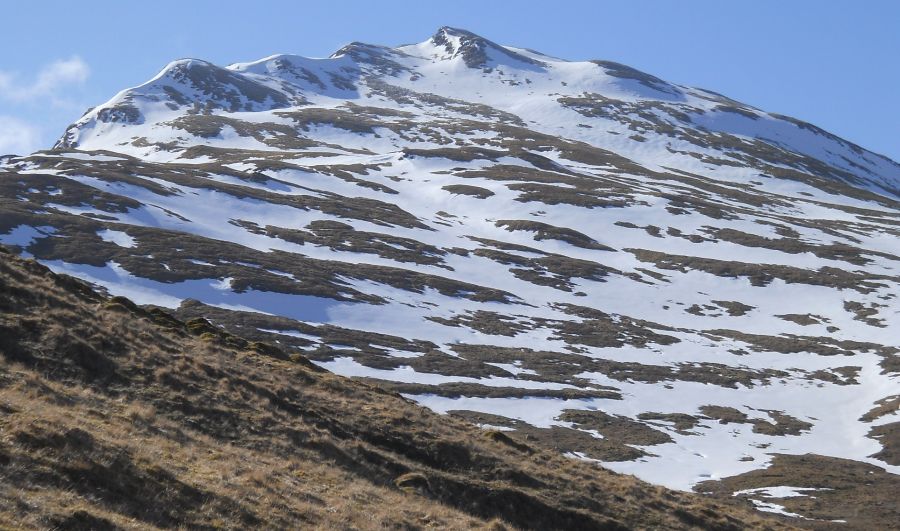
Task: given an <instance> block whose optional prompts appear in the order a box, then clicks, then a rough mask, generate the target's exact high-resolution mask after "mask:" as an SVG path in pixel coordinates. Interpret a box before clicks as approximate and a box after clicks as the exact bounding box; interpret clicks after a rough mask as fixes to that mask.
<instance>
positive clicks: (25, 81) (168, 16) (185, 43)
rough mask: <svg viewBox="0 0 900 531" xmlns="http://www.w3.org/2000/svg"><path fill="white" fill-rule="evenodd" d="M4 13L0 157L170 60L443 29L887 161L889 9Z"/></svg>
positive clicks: (80, 9) (493, 6)
mask: <svg viewBox="0 0 900 531" xmlns="http://www.w3.org/2000/svg"><path fill="white" fill-rule="evenodd" d="M551 5H552V8H551V7H548V6H551ZM3 10H4V13H3V24H2V26H3V29H2V31H0V154H3V153H7V152H18V153H24V152H26V151H30V150H33V149H38V148H41V147H48V146H49V145H51V144H52V143H53V141H54V140H55V139H56V138H57V137H59V136H60V135H61V134H62V132H63V130H64V129H65V126H66V125H67V124H68V123H70V122H72V121H74V120H75V119H77V118H78V117H79V116H80V115H81V114H82V113H83V112H84V111H85V110H86V109H87V108H88V107H90V106H93V105H97V104H99V103H102V102H104V101H105V100H107V99H108V98H110V97H111V96H112V95H114V94H115V93H116V92H118V91H119V90H121V89H123V88H126V87H130V86H134V85H137V84H140V83H142V82H143V81H145V80H147V79H149V78H150V77H152V76H153V75H155V74H156V73H157V72H158V71H159V70H160V69H161V68H162V67H163V66H164V65H165V64H166V63H168V62H169V61H171V60H173V59H177V58H182V57H196V58H202V59H206V60H209V61H212V62H215V63H218V64H229V63H232V62H237V61H248V60H254V59H258V58H261V57H264V56H267V55H271V54H273V53H295V54H299V55H306V56H311V57H322V56H327V55H329V54H331V53H332V52H333V51H335V50H337V49H338V48H340V47H341V46H342V45H343V44H346V43H347V42H350V41H354V40H356V41H363V42H369V43H375V44H387V45H396V44H405V43H411V42H419V41H423V40H425V39H427V38H428V37H429V36H430V35H431V34H432V33H433V32H434V30H435V29H437V28H438V27H439V26H442V25H449V26H456V27H461V28H465V29H468V30H470V31H474V32H475V33H478V34H480V35H482V36H484V37H487V38H489V39H491V40H494V41H497V42H499V43H501V44H510V45H516V46H522V47H527V48H532V49H536V50H539V51H541V52H543V53H547V54H550V55H555V56H558V57H563V58H566V59H608V60H613V61H618V62H621V63H625V64H628V65H630V66H633V67H635V68H638V69H640V70H644V71H646V72H649V73H652V74H654V75H656V76H658V77H661V78H663V79H666V80H668V81H672V82H676V83H681V84H685V85H691V86H698V87H703V88H707V89H710V90H714V91H716V92H720V93H722V94H725V95H727V96H729V97H732V98H734V99H737V100H740V101H743V102H745V103H748V104H750V105H754V106H756V107H759V108H761V109H764V110H767V111H772V112H778V113H782V114H787V115H790V116H795V117H797V118H800V119H803V120H807V121H809V122H812V123H814V124H816V125H819V126H821V127H823V128H825V129H827V130H829V131H831V132H833V133H835V134H837V135H839V136H842V137H844V138H846V139H848V140H851V141H853V142H856V143H858V144H860V145H862V146H863V147H865V148H867V149H871V150H873V151H876V152H878V153H882V154H884V155H887V156H889V157H891V158H893V159H894V160H900V97H898V96H900V59H898V57H900V31H898V28H900V1H893V0H883V1H878V0H871V1H867V2H850V1H837V0H831V1H829V0H818V1H808V0H792V1H785V0H781V1H774V0H754V1H749V0H748V1H745V2H725V1H707V0H694V1H690V0H685V1H678V2H676V1H674V0H673V1H662V0H659V1H650V0H648V1H599V0H594V1H583V2H582V1H571V2H566V1H561V0H557V1H555V2H552V3H551V2H545V1H533V2H528V1H519V2H501V1H490V0H478V1H469V0H450V1H442V2H426V1H418V2H413V1H387V0H383V1H371V0H369V1H366V2H356V1H346V0H345V1H341V2H315V3H313V2H299V1H295V2H288V1H269V2H267V1H264V0H257V1H256V2H252V3H251V2H234V1H227V0H220V1H217V2H213V1H209V0H195V1H187V0H180V1H177V2H176V1H169V0H155V1H154V2H149V3H147V2H131V1H115V2H114V1H107V0H103V1H100V0H95V1H91V0H82V1H80V2H71V1H66V2H63V1H48V0H45V1H38V0H34V1H30V2H15V3H12V2H11V3H9V4H7V5H5V6H4V8H3Z"/></svg>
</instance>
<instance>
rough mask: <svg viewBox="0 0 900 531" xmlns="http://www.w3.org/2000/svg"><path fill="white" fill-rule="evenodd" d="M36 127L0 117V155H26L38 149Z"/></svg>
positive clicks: (8, 117) (39, 141)
mask: <svg viewBox="0 0 900 531" xmlns="http://www.w3.org/2000/svg"><path fill="white" fill-rule="evenodd" d="M40 137H41V134H40V129H38V127H36V126H34V125H32V124H29V123H28V122H25V121H22V120H19V119H18V118H13V117H12V116H4V115H0V155H6V154H12V153H14V154H16V155H27V154H29V153H32V152H34V151H36V150H37V149H39V148H40V145H41V138H40Z"/></svg>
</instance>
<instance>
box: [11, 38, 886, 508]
mask: <svg viewBox="0 0 900 531" xmlns="http://www.w3.org/2000/svg"><path fill="white" fill-rule="evenodd" d="M0 201H2V203H0V205H2V207H0V242H3V243H6V244H8V245H15V246H18V247H19V249H20V250H21V252H23V253H25V254H28V255H32V256H34V257H36V258H38V259H39V260H40V261H41V262H42V263H44V264H46V265H48V266H50V267H51V268H52V269H54V270H55V271H57V272H65V273H69V274H72V275H75V276H78V277H81V278H83V279H86V280H89V281H92V282H94V283H96V284H98V285H101V286H104V287H106V288H107V289H108V290H109V291H110V292H111V293H114V294H121V295H126V296H128V297H131V298H133V299H134V300H135V301H137V302H138V303H141V304H154V305H159V306H165V307H169V308H173V309H177V310H178V312H179V314H181V315H183V316H185V317H197V316H203V317H206V318H208V319H210V320H211V321H213V322H214V323H215V324H218V325H220V326H224V327H226V328H228V329H230V330H232V331H235V332H238V333H240V334H241V335H244V336H245V337H250V338H255V339H259V340H264V341H269V342H276V343H279V344H280V345H282V346H283V347H286V348H293V349H296V350H297V351H298V352H302V353H303V354H304V355H306V356H308V357H310V358H311V359H313V360H315V361H316V362H317V363H319V364H320V365H322V366H323V367H326V368H328V369H330V370H332V371H334V372H337V373H339V374H343V375H349V376H358V377H361V378H367V379H369V380H370V381H371V382H373V383H376V384H378V385H381V386H384V387H386V388H388V389H392V390H395V391H398V392H400V393H402V394H404V395H405V396H407V397H408V398H411V399H413V400H415V401H417V402H419V403H421V404H424V405H426V406H428V407H430V408H432V409H434V410H436V411H439V412H454V413H455V414H457V415H460V416H464V417H466V418H469V419H471V420H473V421H474V422H476V423H479V424H483V425H490V426H499V427H501V429H510V430H517V431H519V432H520V433H521V434H522V435H524V436H527V437H531V438H534V439H535V440H538V441H543V442H545V443H547V444H549V445H551V446H553V447H556V448H559V449H560V450H561V451H563V452H566V453H569V454H571V455H573V456H578V457H581V458H585V459H596V460H598V461H601V462H603V463H604V464H605V465H606V466H608V467H610V468H612V469H614V470H618V471H623V472H629V473H633V474H636V475H637V476H639V477H641V478H643V479H646V480H648V481H651V482H656V483H659V484H663V485H667V486H671V487H675V488H681V489H690V488H698V489H699V490H704V491H717V492H720V493H721V492H724V491H723V488H724V487H723V486H725V487H733V488H730V490H729V489H727V488H725V490H727V492H725V494H724V495H727V496H731V495H732V494H733V493H735V492H737V493H739V495H741V496H746V497H750V498H753V499H754V500H755V501H754V503H755V504H756V505H757V506H758V507H760V508H763V509H768V510H770V511H776V512H777V511H781V512H783V513H791V512H792V511H793V514H800V515H802V516H805V517H809V518H820V519H821V518H826V519H829V518H827V515H828V514H830V513H828V510H827V509H828V507H826V506H828V505H829V504H830V507H831V508H832V509H833V508H834V507H836V506H837V505H835V503H837V502H834V501H832V502H829V496H838V495H837V494H829V493H830V492H832V491H828V490H827V489H836V487H835V486H834V485H833V483H831V482H833V480H834V479H833V477H832V476H827V477H826V476H822V477H814V478H813V479H808V478H806V477H805V476H804V477H803V478H798V477H792V476H791V474H792V473H794V472H792V471H796V470H798V469H799V465H797V463H796V459H800V458H799V457H797V456H804V457H803V459H806V460H807V461H804V463H807V464H809V463H812V465H813V466H811V467H810V468H811V469H813V470H816V469H819V470H825V469H830V470H835V469H836V468H839V467H844V468H846V470H847V472H846V473H847V474H849V475H852V474H857V475H862V474H868V473H871V474H872V475H873V477H878V478H879V479H878V481H879V482H881V481H886V482H889V484H891V485H893V484H894V483H890V482H896V480H897V476H896V474H898V473H900V453H898V452H900V439H898V437H900V424H898V420H900V414H898V406H900V380H898V374H900V361H898V352H900V339H898V338H900V302H898V300H897V293H898V287H900V272H898V267H900V238H898V236H900V165H898V164H897V163H896V162H894V161H891V160H889V159H887V158H885V157H883V156H880V155H877V154H874V153H871V152H869V151H866V150H865V149H863V148H861V147H859V146H857V145H854V144H852V143H850V142H847V141H845V140H842V139H840V138H838V137H836V136H834V135H832V134H830V133H828V132H826V131H823V130H821V129H819V128H817V127H815V126H813V125H810V124H807V123H805V122H801V121H799V120H795V119H793V118H789V117H786V116H780V115H774V114H770V113H766V112H764V111H762V110H759V109H756V108H753V107H750V106H747V105H744V104H742V103H739V102H736V101H734V100H731V99H728V98H726V97H724V96H722V95H719V94H716V93H713V92H710V91H707V90H702V89H697V88H690V87H685V86H680V85H675V84H671V83H668V82H666V81H663V80H661V79H658V78H656V77H654V76H652V75H649V74H646V73H643V72H639V71H637V70H634V69H632V68H630V67H627V66H624V65H621V64H617V63H613V62H609V61H588V62H572V61H565V60H562V59H558V58H554V57H549V56H546V55H543V54H540V53H538V52H535V51H532V50H528V49H522V48H513V47H508V46H500V45H498V44H496V43H493V42H491V41H489V40H487V39H484V38H482V37H479V36H477V35H474V34H472V33H469V32H467V31H463V30H458V29H453V28H446V27H445V28H441V29H440V30H438V32H437V33H436V34H435V35H434V36H432V37H431V38H430V39H428V40H426V41H424V42H422V43H419V44H414V45H407V46H400V47H396V48H389V47H384V46H375V45H369V44H362V43H352V44H349V45H347V46H345V47H343V48H341V49H340V50H338V51H337V52H335V53H334V54H333V55H332V56H331V57H329V58H326V59H309V58H305V57H300V56H293V55H274V56H271V57H267V58H265V59H261V60H259V61H255V62H251V63H236V64H233V65H230V66H227V67H220V66H216V65H214V64H211V63H208V62H205V61H201V60H195V59H187V60H180V61H175V62H173V63H170V64H169V65H168V66H166V68H164V69H163V71H162V72H160V73H159V74H158V75H157V76H156V77H154V78H153V79H151V80H150V81H148V82H147V83H144V84H143V85H140V86H138V87H135V88H131V89H127V90H124V91H122V92H120V93H119V94H117V95H116V96H114V97H113V98H112V99H110V100H109V101H108V102H106V103H104V104H103V105H100V106H98V107H95V108H93V109H92V110H90V111H88V112H87V113H86V114H85V115H84V116H83V117H82V118H81V119H79V120H78V121H77V122H75V123H74V124H72V125H71V126H70V127H69V128H68V129H67V130H66V132H65V134H64V135H63V136H62V138H61V139H60V140H59V142H58V143H57V145H56V146H55V147H54V149H52V150H48V151H42V152H38V153H35V154H32V155H30V156H22V157H6V158H4V159H0ZM792 460H794V461H792ZM844 460H849V461H844ZM763 468H767V470H768V472H769V474H768V476H766V477H767V478H768V479H766V477H762V476H759V475H754V472H753V471H755V470H759V469H763ZM779 474H781V475H779ZM728 477H731V479H728V480H726V481H723V482H721V483H715V481H716V480H722V479H723V478H728ZM735 477H736V478H738V479H735ZM773 478H775V479H773ZM829 478H830V479H829ZM801 479H802V481H803V482H804V484H802V485H801V484H799V483H798V482H800V481H801ZM775 480H778V481H781V483H777V484H768V485H767V484H763V483H764V482H765V481H775ZM792 481H793V482H792ZM810 482H811V483H810ZM876 484H877V485H883V483H876ZM850 485H851V487H852V488H853V489H863V490H864V489H866V488H870V487H871V484H868V486H867V485H866V484H865V482H862V481H858V482H856V483H853V482H851V483H850ZM774 487H795V489H794V490H790V489H789V490H790V492H788V491H783V489H782V491H777V490H776V491H772V490H771V489H770V490H766V488H774ZM801 487H802V488H803V489H824V490H819V491H817V494H816V496H815V497H811V496H808V495H807V496H804V495H803V493H802V492H800V491H801V490H803V489H800V488H801ZM847 488H850V487H847ZM797 489H800V490H797ZM838 490H840V489H838ZM773 492H774V494H773ZM785 492H787V495H785V496H779V495H778V494H779V493H781V494H784V493H785ZM854 492H857V491H854ZM840 495H841V496H845V497H846V495H847V493H846V492H845V491H841V494H840ZM769 498H784V499H783V500H778V501H777V503H773V502H772V501H771V500H770V499H769ZM764 499H765V500H769V501H763V500H764ZM810 500H819V501H817V502H815V503H814V502H813V501H810ZM823 500H824V501H823ZM804 504H805V505H804ZM804 511H805V512H804ZM823 515H824V516H823Z"/></svg>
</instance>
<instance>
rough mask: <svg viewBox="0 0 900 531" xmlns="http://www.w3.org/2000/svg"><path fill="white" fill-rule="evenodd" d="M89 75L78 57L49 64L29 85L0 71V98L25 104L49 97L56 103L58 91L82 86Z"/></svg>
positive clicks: (88, 71)
mask: <svg viewBox="0 0 900 531" xmlns="http://www.w3.org/2000/svg"><path fill="white" fill-rule="evenodd" d="M90 73H91V69H90V68H89V67H88V65H87V63H85V62H84V60H82V59H81V58H80V57H78V56H72V57H70V58H69V59H60V60H58V61H54V62H52V63H50V64H49V65H47V66H45V67H44V68H42V69H41V71H40V72H38V75H37V76H36V77H35V79H34V81H32V82H31V83H28V82H24V83H23V82H21V81H20V79H19V76H18V75H16V74H14V73H10V72H3V71H0V98H4V99H7V100H12V101H17V102H25V101H34V100H37V99H40V98H46V97H50V98H52V100H53V101H56V100H57V95H58V93H59V92H60V91H62V90H65V89H66V88H67V87H69V86H72V85H81V84H83V83H84V82H85V81H86V80H87V78H88V76H89V75H90Z"/></svg>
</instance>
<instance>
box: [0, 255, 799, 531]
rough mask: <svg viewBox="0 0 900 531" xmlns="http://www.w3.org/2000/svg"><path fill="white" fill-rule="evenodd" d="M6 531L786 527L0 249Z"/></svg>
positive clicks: (1, 473)
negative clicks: (105, 292) (435, 409)
mask: <svg viewBox="0 0 900 531" xmlns="http://www.w3.org/2000/svg"><path fill="white" fill-rule="evenodd" d="M0 294H2V298H0V305H2V306H0V308H2V312H3V313H2V314H0V332H2V333H0V364H2V372H0V375H2V377H0V407H2V408H3V417H2V420H0V477H2V479H3V481H2V482H0V484H2V487H0V525H3V527H7V526H9V527H10V528H17V529H23V528H48V527H53V528H61V529H116V528H119V527H122V528H126V527H127V528H130V529H133V528H171V527H184V526H187V527H191V528H204V529H206V528H209V529H212V528H232V529H246V528H248V527H253V528H281V529H284V528H297V527H310V526H315V527H328V528H347V529H350V528H355V529H358V528H369V529H375V528H384V527H392V528H408V529H412V528H422V527H437V528H442V529H446V528H481V527H490V528H492V529H503V528H505V526H508V525H513V526H515V527H519V528H538V529H550V528H560V529H562V528H566V529H572V528H579V529H626V528H630V527H634V526H638V527H665V528H667V529H681V528H683V529H687V528H693V527H695V526H702V527H705V528H709V529H743V528H760V529H782V528H785V527H784V526H782V525H781V524H779V523H778V522H776V521H766V520H763V519H760V518H758V517H755V516H753V515H751V514H750V513H749V512H748V511H746V510H744V509H740V508H737V507H734V506H732V505H725V504H719V503H714V502H710V501H708V500H704V499H701V498H700V497H698V496H696V495H687V494H681V493H673V492H671V491H666V490H665V489H661V488H658V487H653V486H651V485H648V484H645V483H642V482H639V481H637V480H635V479H633V478H630V477H626V476H619V475H617V474H614V473H611V472H607V471H604V470H598V469H596V468H595V467H593V466H591V465H589V464H587V463H582V462H578V461H573V460H568V459H565V458H563V457H561V456H559V455H554V454H553V453H549V452H545V451H539V450H535V449H533V448H532V447H530V446H528V445H526V444H524V443H522V442H519V441H517V440H515V439H513V438H510V437H508V436H506V435H504V434H502V433H501V432H498V431H481V430H478V429H477V428H474V427H472V426H470V425H468V424H467V423H464V422H461V421H456V420H447V419H443V418H439V417H438V416H437V415H435V414H434V413H431V412H428V411H427V410H425V409H424V408H420V407H417V406H415V405H413V404H411V403H410V402H409V401H407V400H404V399H402V398H401V397H399V396H396V395H392V394H389V393H385V392H384V391H380V390H379V389H377V388H374V387H371V386H368V385H364V384H359V383H354V382H351V381H348V380H346V379H344V378H341V377H336V376H334V375H332V374H330V373H327V372H326V371H323V370H321V369H318V368H316V367H315V366H313V365H311V364H310V363H309V362H307V361H305V360H304V359H303V358H302V357H297V356H291V355H288V354H287V353H285V352H283V351H281V350H279V349H277V348H274V347H271V346H267V345H263V344H258V343H251V342H248V341H245V340H242V339H240V338H237V337H234V336H230V335H227V334H224V333H222V332H219V331H217V330H216V329H215V328H214V327H212V326H211V325H209V324H208V323H207V322H205V321H203V320H194V321H190V322H188V323H183V322H180V321H177V320H175V319H174V318H172V317H171V316H169V315H167V314H165V313H163V312H158V311H152V312H148V311H145V310H142V309H139V308H137V307H136V306H135V305H134V304H133V303H132V302H131V301H128V300H127V299H124V298H114V299H109V298H106V297H104V296H101V295H99V294H97V293H95V292H93V291H92V290H91V289H90V288H89V287H87V286H86V285H84V284H82V283H80V282H78V281H76V280H74V279H72V278H69V277H63V276H57V275H54V274H52V273H51V272H50V271H49V270H47V269H46V268H44V267H42V266H40V265H38V264H36V263H34V262H32V261H24V260H21V259H18V258H15V257H14V256H12V255H10V254H9V253H8V252H6V251H4V250H0Z"/></svg>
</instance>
